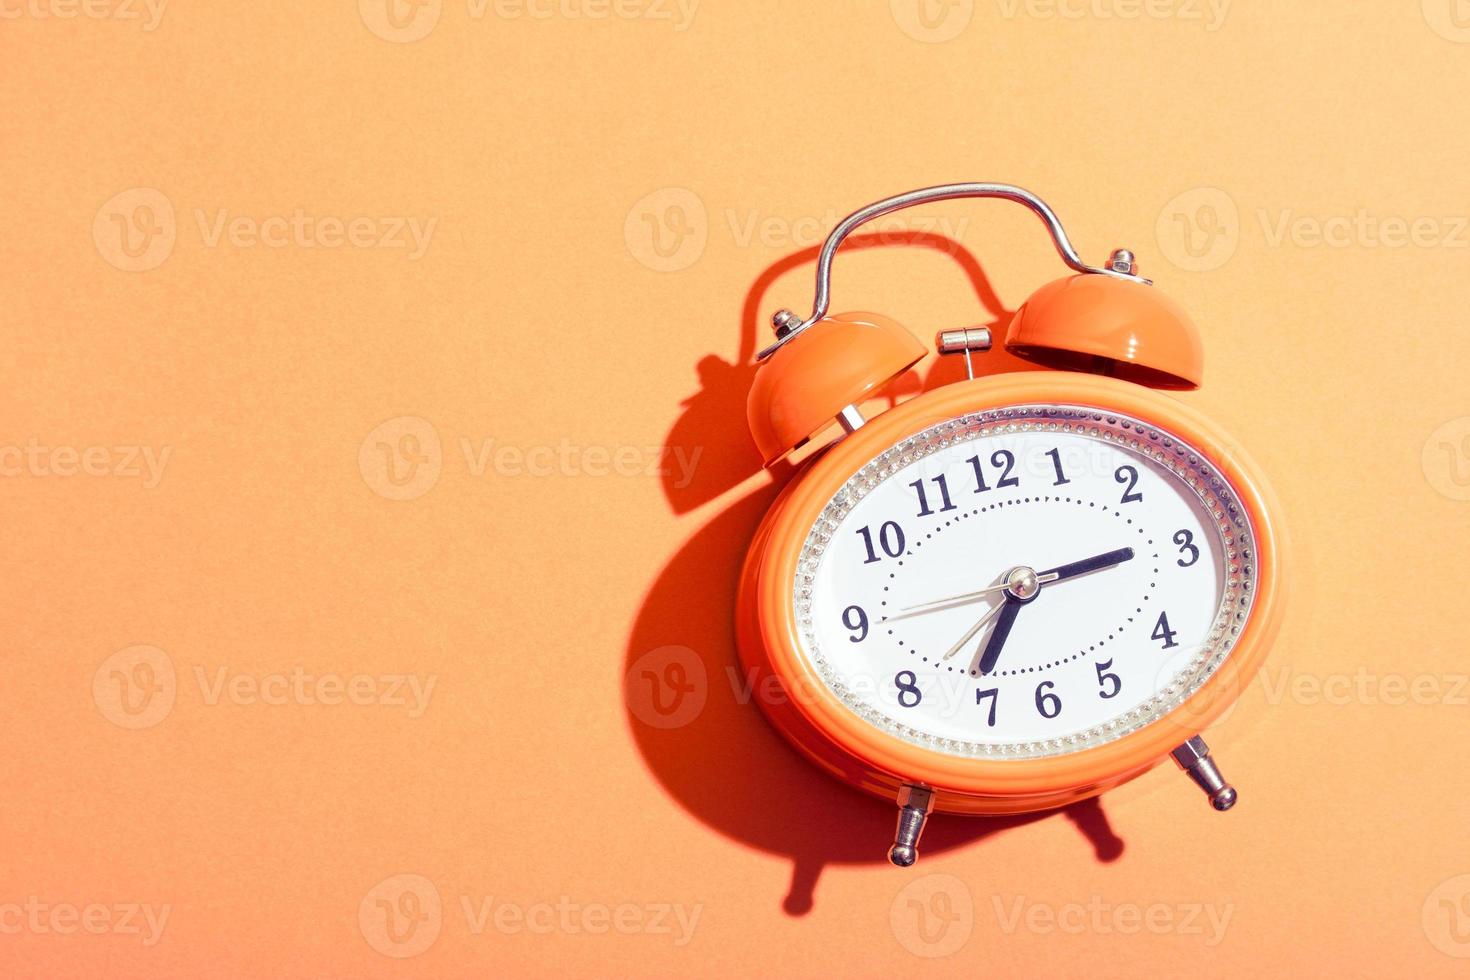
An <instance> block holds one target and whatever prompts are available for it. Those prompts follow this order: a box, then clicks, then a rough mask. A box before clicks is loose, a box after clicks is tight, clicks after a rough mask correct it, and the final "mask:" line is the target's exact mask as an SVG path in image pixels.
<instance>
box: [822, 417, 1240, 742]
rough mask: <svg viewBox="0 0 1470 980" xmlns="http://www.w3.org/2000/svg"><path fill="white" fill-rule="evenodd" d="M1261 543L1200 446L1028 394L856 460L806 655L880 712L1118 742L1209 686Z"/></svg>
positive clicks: (901, 726) (892, 720)
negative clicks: (864, 462) (1022, 401)
mask: <svg viewBox="0 0 1470 980" xmlns="http://www.w3.org/2000/svg"><path fill="white" fill-rule="evenodd" d="M1253 551H1254V540H1253V538H1252V534H1251V529H1250V526H1249V523H1248V522H1247V521H1245V520H1244V518H1243V516H1241V514H1240V510H1239V507H1238V506H1237V505H1236V503H1235V496H1234V494H1233V492H1232V491H1231V488H1230V487H1229V485H1228V483H1226V482H1225V481H1224V479H1223V477H1221V476H1220V475H1219V473H1218V472H1217V471H1216V470H1214V468H1213V467H1212V466H1211V465H1210V464H1209V463H1208V461H1207V460H1206V459H1205V458H1204V457H1203V456H1202V455H1201V454H1200V453H1198V452H1197V451H1195V450H1193V448H1192V447H1189V446H1188V445H1186V444H1184V443H1183V442H1181V441H1180V440H1179V439H1177V438H1176V437H1173V436H1171V435H1169V434H1168V433H1165V432H1163V431H1161V430H1159V429H1157V428H1155V427H1152V426H1149V425H1146V424H1144V423H1142V422H1139V421H1137V420H1134V419H1126V418H1123V417H1120V416H1104V415H1102V414H1101V413H1098V412H1095V411H1092V410H1088V409H1083V408H1074V407H1071V406H1024V407H1017V408H1013V409H1004V410H998V411H996V412H989V413H981V414H978V415H973V416H966V417H965V418H963V419H959V420H955V421H954V422H951V423H943V424H941V425H939V426H935V427H933V428H932V429H930V430H926V431H925V432H923V433H919V434H917V435H915V436H914V437H912V438H910V439H907V440H905V441H904V442H903V443H900V444H899V445H898V446H895V447H894V448H892V449H890V450H888V451H886V452H884V453H882V454H880V455H879V456H878V457H877V458H876V459H875V460H873V462H872V463H870V464H869V465H868V466H866V467H864V468H863V470H861V471H859V472H858V473H857V474H856V475H854V476H853V477H852V478H851V479H850V480H848V481H847V484H846V485H845V486H844V487H843V488H842V490H841V491H840V492H839V493H838V494H836V495H835V496H834V498H833V500H832V502H831V503H830V504H829V505H828V506H827V508H826V509H825V510H824V512H823V516H822V518H821V519H820V520H819V521H818V523H817V525H816V527H814V529H813V532H812V535H811V536H809V538H808V540H807V542H806V545H805V547H804V548H803V552H802V556H801V560H800V568H801V570H802V571H801V574H799V576H798V582H797V583H795V584H794V587H793V588H794V592H793V595H794V597H795V600H796V603H797V612H798V616H799V618H800V619H801V621H802V622H803V623H810V625H809V626H806V627H805V628H804V629H803V641H804V642H803V652H804V654H805V655H806V656H808V657H810V658H811V660H812V661H813V663H814V665H815V666H816V668H817V672H818V674H819V675H820V676H821V677H822V680H823V682H824V683H826V684H828V686H829V687H831V688H832V689H833V690H834V692H836V693H837V694H838V695H839V696H840V697H841V698H842V700H843V701H844V702H845V703H847V704H848V706H849V707H851V708H852V709H853V710H854V711H856V712H858V713H860V714H861V715H862V716H863V717H864V718H865V719H867V720H868V721H869V722H871V723H873V724H875V725H878V726H880V727H883V728H885V729H886V730H888V731H890V732H891V733H892V734H895V735H897V736H898V737H900V738H904V739H906V740H909V741H913V742H916V743H918V744H920V745H924V746H928V747H931V748H934V749H936V750H937V751H944V752H952V753H956V754H960V755H973V756H986V755H995V756H999V757H1004V758H1027V757H1036V756H1045V755H1055V754H1061V753H1064V752H1068V751H1076V750H1078V749H1080V748H1085V747H1088V746H1090V745H1094V744H1101V743H1103V742H1106V741H1109V740H1112V739H1114V738H1118V737H1121V736H1122V735H1123V734H1126V733H1127V732H1128V731H1132V730H1134V729H1136V728H1138V727H1141V726H1142V725H1144V724H1148V723H1149V722H1150V721H1153V720H1156V719H1157V718H1158V717H1160V716H1161V715H1162V714H1164V713H1166V712H1167V711H1168V710H1170V709H1171V708H1172V707H1174V706H1177V704H1178V703H1179V701H1181V700H1182V699H1183V698H1184V697H1185V696H1187V694H1188V693H1189V692H1191V691H1192V690H1194V689H1196V688H1197V687H1198V685H1199V684H1200V683H1202V682H1203V681H1204V680H1205V679H1206V678H1207V677H1208V676H1209V675H1210V674H1211V673H1212V672H1213V671H1214V670H1215V669H1216V668H1217V667H1218V666H1219V664H1220V662H1221V661H1222V660H1223V659H1224V657H1225V656H1226V655H1228V653H1229V649H1230V646H1231V643H1232V642H1233V637H1234V636H1235V635H1237V634H1238V631H1239V628H1240V626H1241V624H1242V623H1243V622H1244V619H1245V617H1246V615H1247V614H1248V612H1249V608H1250V606H1249V603H1250V596H1251V592H1250V588H1249V586H1250V574H1251V570H1250V556H1251V555H1252V554H1253ZM1036 569H1040V570H1041V571H1036ZM961 654H963V656H961Z"/></svg>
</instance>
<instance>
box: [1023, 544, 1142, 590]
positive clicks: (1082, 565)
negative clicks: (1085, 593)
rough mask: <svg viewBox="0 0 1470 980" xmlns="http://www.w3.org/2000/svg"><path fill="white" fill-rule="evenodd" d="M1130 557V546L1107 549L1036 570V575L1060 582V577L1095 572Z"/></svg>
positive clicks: (1066, 577) (1131, 550) (1065, 577)
mask: <svg viewBox="0 0 1470 980" xmlns="http://www.w3.org/2000/svg"><path fill="white" fill-rule="evenodd" d="M1132 557H1133V549H1132V548H1119V549H1118V550H1117V551H1109V552H1105V553H1103V554H1101V555H1093V556H1092V557H1091V558H1083V559H1082V560H1081V561H1074V562H1068V563H1067V564H1065V565H1058V566H1057V567H1056V568H1048V569H1047V570H1046V571H1044V572H1037V573H1036V577H1037V578H1043V577H1045V576H1055V578H1054V579H1053V580H1054V581H1058V582H1060V581H1061V580H1062V579H1068V578H1076V577H1077V576H1078V575H1086V574H1087V573H1088V572H1095V571H1097V570H1098V569H1099V568H1107V567H1108V566H1109V565H1120V564H1122V563H1123V562H1125V561H1127V560H1128V559H1130V558H1132Z"/></svg>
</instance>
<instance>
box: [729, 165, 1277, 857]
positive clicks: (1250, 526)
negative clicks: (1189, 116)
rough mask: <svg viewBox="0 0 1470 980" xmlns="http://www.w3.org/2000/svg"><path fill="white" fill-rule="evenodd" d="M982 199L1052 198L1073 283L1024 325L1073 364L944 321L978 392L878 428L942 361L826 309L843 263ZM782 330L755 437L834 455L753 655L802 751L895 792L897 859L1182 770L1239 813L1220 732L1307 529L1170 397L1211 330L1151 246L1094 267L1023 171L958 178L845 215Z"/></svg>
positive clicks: (819, 473)
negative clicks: (950, 831)
mask: <svg viewBox="0 0 1470 980" xmlns="http://www.w3.org/2000/svg"><path fill="white" fill-rule="evenodd" d="M969 197H986V198H991V197H993V198H1002V199H1005V200H1009V201H1013V202H1016V203H1019V204H1022V205H1025V206H1026V207H1027V208H1029V209H1030V210H1031V211H1033V212H1034V213H1035V214H1036V215H1037V216H1039V217H1040V218H1041V220H1042V222H1043V223H1044V224H1045V225H1046V227H1047V229H1048V230H1049V231H1050V233H1051V237H1052V240H1053V242H1054V243H1055V245H1056V248H1057V251H1058V253H1059V254H1060V255H1061V257H1062V259H1063V260H1064V261H1065V263H1066V264H1067V266H1069V267H1070V268H1071V269H1072V271H1073V273H1074V274H1073V275H1069V276H1067V277H1065V278H1062V279H1058V280H1056V281H1054V282H1050V283H1048V284H1046V285H1044V286H1042V287H1041V288H1040V289H1038V290H1037V291H1036V292H1034V293H1032V294H1031V296H1030V298H1029V299H1027V300H1026V302H1025V303H1024V304H1023V305H1022V306H1021V307H1020V309H1019V310H1017V311H1016V313H1015V315H1014V318H1013V319H1012V320H1011V322H1010V324H1009V327H1008V329H1007V331H1006V336H1005V345H1006V348H1007V349H1008V350H1010V351H1011V352H1013V353H1014V354H1016V355H1018V356H1020V357H1022V358H1026V359H1028V360H1031V361H1033V362H1038V363H1039V364H1041V365H1043V366H1045V367H1047V368H1050V369H1051V370H1040V371H1025V372H1013V373H1010V374H1002V375H992V376H989V377H981V378H977V377H975V375H974V371H973V364H972V362H971V360H970V359H971V357H972V356H974V355H977V354H982V353H983V352H984V351H987V350H989V349H990V346H991V339H990V333H989V331H988V330H986V329H983V328H971V329H965V330H953V331H943V332H941V333H940V334H939V335H938V337H937V338H936V340H935V346H936V348H937V350H938V353H940V354H941V355H962V356H963V357H964V359H965V362H966V365H967V372H966V373H967V375H968V378H967V380H962V381H957V382H955V383H952V384H948V385H945V386H943V387H940V388H938V389H935V390H931V391H928V392H925V393H923V394H920V395H917V396H915V397H913V398H910V399H908V400H907V401H904V402H902V403H901V404H898V405H896V406H895V407H892V408H889V409H888V410H886V411H882V412H878V413H876V414H866V415H865V414H864V412H863V410H862V405H863V403H864V402H865V401H867V400H869V399H871V398H873V397H874V396H875V395H877V394H879V393H880V392H881V391H882V389H883V388H884V386H885V385H886V384H888V383H889V382H891V381H893V380H894V379H895V378H897V377H898V376H900V375H902V374H903V373H904V372H906V371H907V370H908V369H909V368H910V367H912V366H913V365H914V364H916V363H917V362H918V361H919V360H920V359H922V358H923V357H924V356H925V355H926V354H927V353H928V348H927V347H926V346H925V345H924V344H921V343H920V342H919V341H918V340H917V339H916V338H915V337H914V336H913V335H912V334H910V333H909V332H908V331H906V330H905V329H904V328H903V327H901V326H900V325H899V324H898V323H896V322H895V321H893V320H891V319H889V318H888V317H886V316H881V315H878V314H872V313H843V314H836V315H829V314H828V306H829V299H830V283H831V270H832V261H833V258H834V256H835V255H836V252H837V249H838V247H839V246H840V245H841V243H842V241H843V239H844V238H846V237H847V235H848V234H850V233H851V232H852V231H853V230H854V229H855V228H857V227H858V226H860V225H862V224H863V223H865V222H868V221H871V220H873V219H875V218H878V217H880V216H882V215H885V214H889V213H891V212H893V211H897V210H900V209H902V208H907V207H912V206H914V205H917V204H921V203H926V202H932V201H942V200H949V199H954V198H969ZM773 323H774V325H775V328H776V340H775V342H774V343H772V344H771V345H770V346H769V347H767V348H766V349H765V350H763V351H761V352H760V354H759V355H757V359H758V361H759V367H758V369H757V370H756V372H755V377H754V381H753V384H752V387H751V391H750V394H749V400H748V405H747V415H748V420H749V424H750V430H751V434H752V435H753V437H754V439H755V443H756V445H757V447H758V448H759V450H760V453H761V455H762V456H763V458H764V460H765V463H766V465H767V466H768V467H769V466H772V465H774V464H776V463H778V462H780V461H782V460H785V459H787V458H788V456H789V455H790V454H791V453H792V452H793V450H796V449H798V448H800V447H803V446H807V448H808V450H813V451H811V452H809V453H808V454H806V457H805V461H804V462H803V463H802V464H800V467H799V468H798V470H797V472H796V474H795V475H794V477H793V478H792V480H791V482H790V483H789V484H788V485H787V486H786V487H785V489H784V491H783V492H782V494H781V495H780V497H779V498H778V499H777V501H776V503H775V504H774V505H773V506H772V508H771V510H770V512H769V514H768V515H767V516H766V518H765V520H764V522H763V523H762V524H761V526H760V529H759V531H758V532H757V534H756V537H755V539H754V542H753V544H752V546H751V548H750V552H749V555H748V557H747V559H746V562H745V567H744V571H743V574H742V580H741V587H740V598H739V603H738V612H737V617H738V623H737V627H738V634H739V640H740V643H739V645H740V651H741V657H742V659H743V660H744V662H745V665H746V667H747V668H748V669H750V670H751V671H752V672H753V673H754V674H755V675H757V676H758V677H760V678H761V679H762V682H764V681H765V679H767V678H774V679H775V681H776V683H775V684H774V685H767V686H768V687H771V688H773V689H774V690H775V691H776V692H777V693H776V694H774V695H773V696H770V697H763V698H761V699H760V703H761V705H762V708H763V709H764V710H765V712H766V714H767V716H768V717H769V718H770V720H771V722H772V723H773V724H774V725H775V727H776V728H777V729H778V730H779V731H780V732H781V733H782V734H783V735H785V737H786V738H787V739H788V740H789V741H791V742H792V743H793V744H794V745H795V746H796V747H797V748H798V749H799V750H800V751H801V752H802V753H804V754H805V755H806V756H807V757H808V758H810V759H811V760H812V761H813V762H815V763H816V764H817V765H818V766H819V767H821V768H822V769H825V770H826V771H827V772H829V773H831V774H832V775H834V776H836V777H838V778H840V779H843V780H845V781H847V782H848V783H850V784H852V785H854V786H857V787H859V788H861V789H863V790H866V791H868V792H871V793H874V794H877V795H879V796H882V797H886V798H888V799H892V800H894V801H896V803H897V806H898V808H899V812H898V829H897V833H896V835H895V841H894V843H893V845H892V847H891V849H890V851H889V858H890V860H891V861H892V862H893V863H894V864H897V865H900V866H908V865H911V864H913V863H914V861H915V860H916V859H917V853H918V851H917V847H918V843H919V837H920V834H921V833H922V831H923V828H924V824H925V822H926V820H927V818H928V817H929V815H930V814H931V813H932V812H934V811H940V812H949V813H958V814H1010V813H1020V812H1026V811H1034V810H1043V809H1049V808H1052V807H1058V806H1063V805H1065V804H1068V803H1072V802H1075V801H1077V800H1081V799H1085V798H1087V797H1090V796H1094V795H1096V794H1099V793H1102V792H1104V791H1105V790H1107V789H1110V788H1112V787H1114V786H1117V785H1119V784H1120V783H1123V782H1125V781H1127V780H1129V779H1132V778H1134V777H1136V776H1139V775H1141V774H1142V773H1144V772H1146V771H1147V770H1149V769H1150V768H1152V767H1153V766H1154V765H1156V764H1158V763H1159V762H1161V761H1163V760H1164V759H1165V758H1168V757H1171V756H1172V758H1173V759H1174V760H1175V761H1176V762H1177V763H1178V764H1179V766H1180V767H1181V768H1182V769H1184V770H1185V771H1186V772H1187V773H1188V774H1189V776H1190V777H1191V778H1192V779H1193V781H1194V782H1195V783H1196V784H1197V785H1198V786H1199V787H1200V788H1201V789H1203V790H1204V792H1205V794H1206V795H1207V797H1208V799H1209V802H1210V803H1211V804H1212V805H1213V807H1214V808H1215V809H1216V810H1219V811H1225V810H1229V809H1230V808H1231V806H1233V805H1234V804H1235V801H1236V798H1237V794H1236V791H1235V789H1234V787H1232V786H1231V785H1230V784H1228V783H1227V782H1226V781H1225V779H1224V778H1223V776H1222V775H1221V772H1220V769H1219V767H1218V766H1217V764H1216V763H1215V761H1214V760H1213V758H1212V757H1211V755H1210V750H1209V748H1208V747H1207V746H1206V744H1205V742H1204V740H1203V739H1202V738H1201V737H1200V734H1199V733H1200V732H1201V731H1202V730H1203V729H1204V728H1205V727H1206V726H1208V725H1209V724H1210V723H1211V722H1212V721H1214V720H1215V719H1216V718H1217V717H1219V716H1220V715H1221V713H1222V712H1224V711H1225V710H1226V709H1227V708H1228V707H1229V706H1230V705H1231V703H1232V702H1233V701H1234V699H1235V698H1236V696H1237V695H1238V694H1239V693H1240V691H1241V690H1242V688H1243V686H1244V684H1245V683H1246V682H1247V680H1248V679H1249V678H1250V677H1252V676H1254V673H1255V671H1256V670H1257V668H1258V667H1259V666H1260V663H1261V661H1262V658H1263V657H1264V655H1265V652H1266V650H1267V648H1268V646H1269V644H1270V642H1271V639H1272V637H1273V635H1274V633H1275V630H1276V628H1277V625H1278V621H1279V618H1280V608H1281V595H1280V592H1281V587H1280V582H1281V567H1280V562H1281V554H1282V550H1283V547H1284V545H1283V541H1282V535H1281V531H1280V528H1279V525H1278V522H1277V521H1278V519H1277V517H1276V515H1275V513H1274V510H1273V508H1272V507H1271V506H1270V505H1269V497H1268V494H1267V491H1266V489H1265V487H1264V485H1263V483H1262V481H1261V479H1260V478H1259V476H1258V475H1257V473H1256V471H1255V468H1254V466H1253V465H1252V464H1251V463H1250V462H1249V461H1248V459H1247V458H1246V457H1245V455H1244V454H1243V453H1242V452H1241V451H1240V450H1239V449H1238V448H1237V447H1236V446H1234V445H1233V444H1232V443H1231V442H1230V441H1229V440H1228V439H1227V438H1226V436H1225V435H1224V434H1222V433H1221V431H1220V430H1219V429H1218V428H1216V426H1215V425H1213V424H1212V423H1211V422H1209V421H1208V420H1207V419H1205V418H1203V417H1202V416H1201V415H1200V414H1199V413H1198V412H1196V411H1194V410H1192V409H1191V408H1189V407H1187V406H1185V405H1184V404H1182V403H1180V402H1179V401H1177V400H1176V399H1175V398H1174V397H1172V396H1169V395H1166V394H1162V393H1161V391H1162V390H1169V389H1173V390H1187V389H1193V388H1197V387H1198V386H1199V384H1200V381H1201V377H1202V368H1203V354H1202V349H1201V344H1200V340H1199V336H1198V333H1197V331H1196V329H1195V327H1194V326H1193V324H1192V322H1191V321H1190V318H1189V316H1188V315H1187V314H1186V313H1185V311H1184V310H1183V309H1182V308H1181V307H1180V306H1178V305H1177V304H1176V303H1174V302H1173V301H1172V300H1170V299H1168V298H1167V297H1166V296H1164V295H1163V294H1162V293H1160V292H1159V291H1158V290H1157V289H1155V288H1154V286H1153V284H1152V282H1151V281H1150V280H1148V279H1144V278H1142V277H1140V276H1139V275H1138V271H1137V268H1136V265H1135V262H1134V258H1133V255H1132V253H1130V252H1128V251H1127V250H1124V249H1119V250H1117V251H1115V252H1113V253H1112V255H1111V257H1110V259H1109V261H1108V263H1107V264H1106V265H1105V266H1104V267H1101V268H1096V267H1093V266H1089V265H1086V264H1085V263H1083V262H1082V260H1081V259H1080V258H1079V257H1078V255H1077V253H1076V251H1075V250H1074V249H1073V247H1072V244H1071V242H1070V241H1069V240H1068V238H1067V236H1066V233H1065V231H1064V230H1063V228H1062V226H1061V224H1060V222H1059V221H1058V220H1057V217H1056V215H1055V214H1054V213H1053V212H1052V210H1051V209H1050V208H1049V207H1048V206H1047V205H1046V204H1045V202H1043V201H1042V200H1040V199H1039V198H1037V197H1036V196H1035V195H1033V194H1031V193H1030V192H1028V191H1025V190H1023V189H1021V188H1019V187H1014V186H1010V185H1007V184H989V183H965V184H947V185H943V186H939V187H931V188H926V189H923V190H917V191H912V192H910V193H907V194H901V195H898V196H896V197H891V198H887V199H885V200H882V201H878V202H876V203H874V204H871V205H869V206H867V207H865V208H863V209H861V210H859V211H856V212H854V213H853V214H851V215H849V216H848V217H847V218H845V219H844V220H843V221H842V222H841V223H840V224H838V225H837V226H836V228H834V229H833V231H832V233H831V235H830V236H829V237H828V238H827V240H826V242H825V244H824V245H823V247H822V249H821V252H820V254H819V256H818V261H817V273H816V299H815V303H814V306H813V310H812V313H811V315H810V316H808V317H807V318H805V319H801V318H799V317H797V316H795V315H794V314H792V313H791V312H789V311H786V310H782V311H780V312H778V313H776V314H775V316H774V317H773ZM822 440H825V441H827V442H828V443H829V444H827V445H824V446H821V448H819V449H816V448H815V447H813V446H811V445H809V444H811V443H813V442H814V441H815V442H818V445H820V441H822Z"/></svg>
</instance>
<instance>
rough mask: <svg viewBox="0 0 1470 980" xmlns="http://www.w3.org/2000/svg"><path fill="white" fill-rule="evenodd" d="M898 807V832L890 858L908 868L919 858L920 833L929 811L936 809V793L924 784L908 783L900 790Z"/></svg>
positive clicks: (889, 851)
mask: <svg viewBox="0 0 1470 980" xmlns="http://www.w3.org/2000/svg"><path fill="white" fill-rule="evenodd" d="M898 807H899V810H898V832H897V833H895V834H894V837H893V847H891V848H889V850H888V860H890V861H892V862H893V863H894V864H896V865H898V866H899V867H900V868H907V867H910V866H911V865H913V863H914V862H915V861H917V860H918V859H919V835H920V834H922V833H923V832H924V821H926V820H927V819H929V811H930V810H933V809H934V794H933V793H931V792H930V791H929V790H927V789H925V788H923V787H922V786H908V785H906V786H904V788H903V789H901V790H899V791H898Z"/></svg>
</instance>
